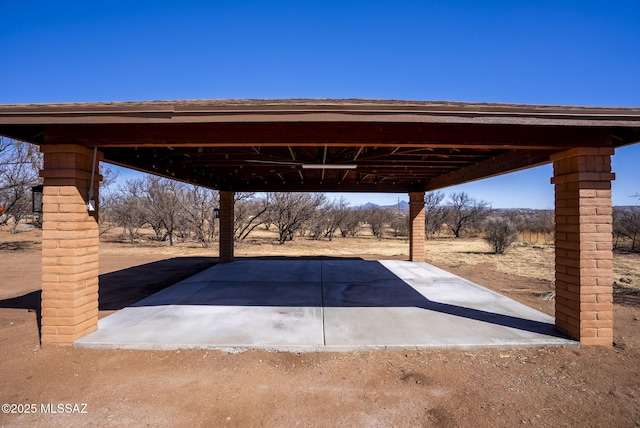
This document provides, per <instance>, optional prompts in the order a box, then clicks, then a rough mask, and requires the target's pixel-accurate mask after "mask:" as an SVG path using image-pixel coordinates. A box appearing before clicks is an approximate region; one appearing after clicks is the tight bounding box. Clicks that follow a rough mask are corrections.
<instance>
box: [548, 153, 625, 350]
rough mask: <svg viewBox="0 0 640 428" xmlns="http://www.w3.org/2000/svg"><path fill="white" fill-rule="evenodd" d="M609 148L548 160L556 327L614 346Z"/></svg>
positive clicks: (586, 340)
mask: <svg viewBox="0 0 640 428" xmlns="http://www.w3.org/2000/svg"><path fill="white" fill-rule="evenodd" d="M613 152H614V150H613V149H612V148H578V149H572V150H569V151H566V152H563V153H559V154H557V155H554V156H552V158H551V160H552V161H553V169H554V177H553V179H552V180H551V182H552V183H553V184H554V185H555V219H556V232H555V248H556V250H555V251H556V328H557V329H558V330H559V331H562V332H564V333H566V334H568V335H569V336H570V337H572V338H574V339H577V340H580V343H581V344H582V345H605V346H612V344H613V244H612V208H611V180H614V179H615V175H614V174H613V173H612V172H611V155H612V154H613Z"/></svg>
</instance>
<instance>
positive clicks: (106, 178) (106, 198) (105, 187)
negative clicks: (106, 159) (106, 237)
mask: <svg viewBox="0 0 640 428" xmlns="http://www.w3.org/2000/svg"><path fill="white" fill-rule="evenodd" d="M100 175H101V176H102V181H101V182H100V192H99V202H98V206H99V207H100V215H99V216H98V225H99V230H100V234H101V235H102V234H103V233H106V232H107V231H109V230H111V229H112V228H113V227H115V223H114V221H113V216H112V214H111V210H112V205H113V203H114V201H115V200H116V196H115V191H114V185H115V184H116V183H117V180H118V173H117V172H116V171H115V170H113V169H111V168H109V167H108V166H106V165H105V164H102V163H101V164H100Z"/></svg>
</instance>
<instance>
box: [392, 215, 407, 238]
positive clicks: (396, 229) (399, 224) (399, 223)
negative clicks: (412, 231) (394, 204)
mask: <svg viewBox="0 0 640 428" xmlns="http://www.w3.org/2000/svg"><path fill="white" fill-rule="evenodd" d="M389 227H391V229H392V230H393V236H394V237H396V238H397V237H400V236H409V213H408V212H407V211H394V212H391V213H390V219H389Z"/></svg>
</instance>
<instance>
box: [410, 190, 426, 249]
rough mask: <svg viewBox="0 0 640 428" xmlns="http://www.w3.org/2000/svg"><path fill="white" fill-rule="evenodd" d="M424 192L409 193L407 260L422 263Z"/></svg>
mask: <svg viewBox="0 0 640 428" xmlns="http://www.w3.org/2000/svg"><path fill="white" fill-rule="evenodd" d="M424 222H425V217H424V192H411V193H409V260H410V261H412V262H424V261H425V254H424V240H425V235H424Z"/></svg>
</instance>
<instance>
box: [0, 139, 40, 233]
mask: <svg viewBox="0 0 640 428" xmlns="http://www.w3.org/2000/svg"><path fill="white" fill-rule="evenodd" d="M0 165H2V167H1V168H0V207H2V211H1V212H0V224H7V223H8V222H9V221H13V224H12V227H11V229H10V230H11V233H15V232H16V230H17V228H18V224H19V223H20V220H22V219H23V218H24V217H25V216H26V215H28V214H29V213H31V211H32V207H31V187H33V186H35V185H37V184H38V183H39V182H40V178H39V175H38V172H39V170H40V169H41V168H42V156H41V155H40V153H39V151H38V148H37V147H36V146H34V145H32V144H28V143H24V142H22V141H15V140H10V139H7V138H4V137H0Z"/></svg>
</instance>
